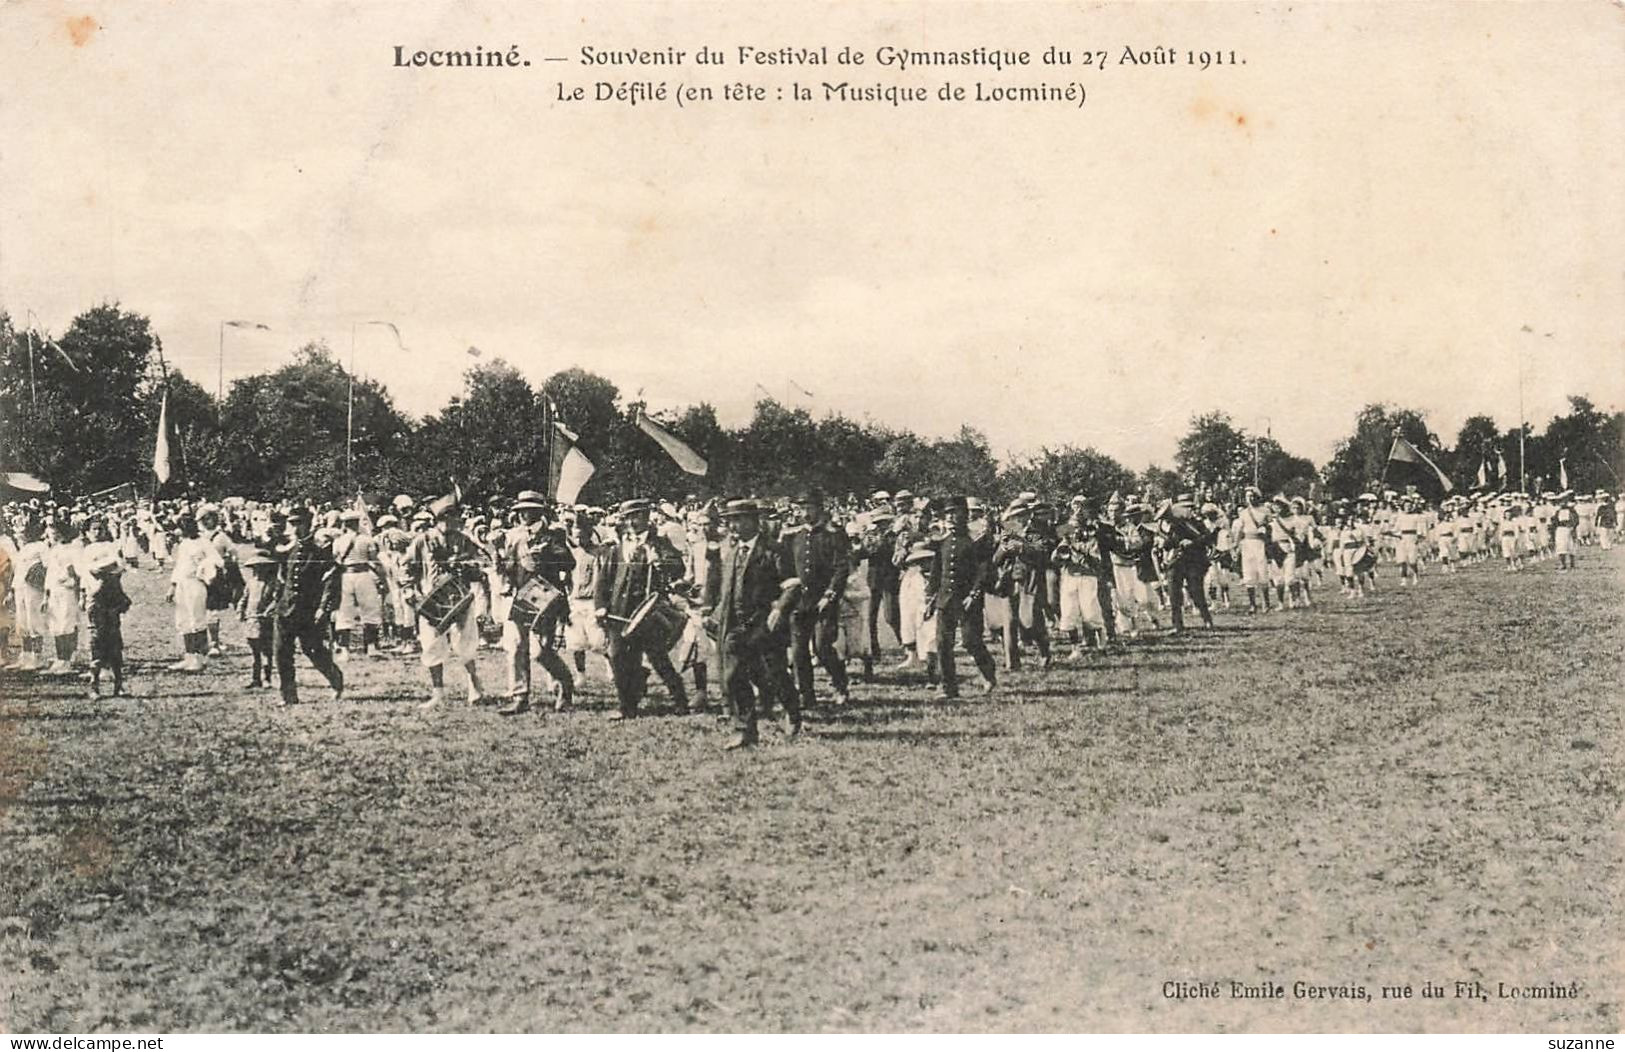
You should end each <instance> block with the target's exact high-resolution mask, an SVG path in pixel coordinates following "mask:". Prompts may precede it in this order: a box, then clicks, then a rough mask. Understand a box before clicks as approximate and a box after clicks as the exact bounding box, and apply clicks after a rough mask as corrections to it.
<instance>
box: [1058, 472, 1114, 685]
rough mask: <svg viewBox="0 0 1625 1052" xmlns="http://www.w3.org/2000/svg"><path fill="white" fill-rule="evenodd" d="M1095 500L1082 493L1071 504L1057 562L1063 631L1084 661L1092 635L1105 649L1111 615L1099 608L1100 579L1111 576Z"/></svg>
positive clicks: (1061, 535) (1073, 653)
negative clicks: (1101, 545)
mask: <svg viewBox="0 0 1625 1052" xmlns="http://www.w3.org/2000/svg"><path fill="white" fill-rule="evenodd" d="M1096 507H1097V502H1096V500H1095V499H1094V498H1093V497H1091V496H1089V495H1088V494H1084V493H1079V494H1076V495H1074V496H1073V498H1072V500H1071V509H1072V514H1071V517H1070V518H1068V519H1067V521H1066V522H1064V523H1062V524H1061V528H1060V543H1059V544H1058V545H1057V547H1056V550H1055V562H1056V563H1057V564H1058V565H1059V567H1060V593H1061V595H1060V614H1061V631H1063V632H1065V633H1066V634H1067V637H1068V638H1069V639H1071V640H1072V641H1073V643H1074V649H1073V652H1072V656H1073V658H1074V659H1075V660H1082V659H1083V656H1084V654H1085V652H1086V651H1087V649H1088V647H1089V637H1090V634H1091V633H1094V634H1096V635H1097V636H1098V637H1099V642H1100V646H1101V648H1102V649H1104V648H1105V645H1106V629H1107V623H1108V615H1107V613H1106V612H1105V611H1104V610H1103V609H1102V607H1101V604H1100V575H1101V574H1103V573H1108V572H1109V569H1108V567H1107V565H1106V558H1107V556H1106V555H1105V554H1104V553H1102V551H1101V550H1100V532H1099V529H1098V522H1097V519H1096V516H1095V512H1096Z"/></svg>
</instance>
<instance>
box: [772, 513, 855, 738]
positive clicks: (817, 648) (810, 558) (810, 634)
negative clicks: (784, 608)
mask: <svg viewBox="0 0 1625 1052" xmlns="http://www.w3.org/2000/svg"><path fill="white" fill-rule="evenodd" d="M794 510H795V514H796V518H797V519H798V520H799V521H798V522H797V523H796V529H795V532H794V533H791V534H789V536H787V537H785V538H783V540H782V544H781V547H782V552H783V556H784V562H785V571H786V573H787V575H788V576H790V577H793V578H795V579H796V581H797V586H796V590H795V593H794V597H793V598H794V602H793V604H792V605H791V607H790V653H791V656H792V658H793V661H794V666H795V673H796V690H797V691H798V692H799V694H800V701H801V707H802V708H803V709H809V708H812V706H813V696H814V692H813V654H814V653H815V652H816V653H817V655H818V663H819V664H820V665H823V666H824V671H825V672H826V673H828V674H829V679H830V684H831V685H832V686H833V687H834V688H835V704H837V705H846V704H848V703H850V702H851V700H852V694H851V691H850V689H849V687H848V684H847V679H846V662H845V661H844V660H842V658H841V655H840V654H839V653H838V652H837V651H836V649H835V641H836V639H837V638H838V637H839V635H840V632H841V596H842V594H843V593H844V592H845V591H846V575H847V573H848V572H850V570H851V563H850V546H849V545H848V543H847V539H846V532H845V531H844V530H841V529H839V528H837V527H834V526H832V525H830V523H829V519H828V518H827V516H826V515H825V513H824V498H823V495H822V494H820V493H819V492H818V491H817V490H806V491H804V492H803V493H801V494H800V495H799V496H798V497H797V498H796V500H795V509H794Z"/></svg>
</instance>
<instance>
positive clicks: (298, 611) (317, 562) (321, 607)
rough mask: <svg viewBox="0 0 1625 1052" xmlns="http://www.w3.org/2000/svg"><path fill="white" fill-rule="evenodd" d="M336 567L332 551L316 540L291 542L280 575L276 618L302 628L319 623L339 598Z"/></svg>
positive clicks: (308, 539) (283, 556) (284, 554)
mask: <svg viewBox="0 0 1625 1052" xmlns="http://www.w3.org/2000/svg"><path fill="white" fill-rule="evenodd" d="M336 566H337V564H336V563H334V562H333V554H332V552H330V551H329V550H328V549H326V548H324V547H322V546H321V545H319V544H317V543H316V538H314V537H306V538H304V539H303V540H295V541H292V542H291V543H289V544H288V545H287V547H285V548H284V549H282V566H281V569H280V570H279V571H278V573H277V601H276V616H278V617H280V618H282V619H283V620H285V621H290V622H293V623H295V624H302V625H312V624H315V623H316V622H317V621H319V620H320V619H321V618H322V616H323V615H324V614H325V613H326V612H327V611H328V610H330V609H332V607H333V605H334V602H335V600H336V599H337V591H338V574H337V573H336V572H334V571H335V568H336Z"/></svg>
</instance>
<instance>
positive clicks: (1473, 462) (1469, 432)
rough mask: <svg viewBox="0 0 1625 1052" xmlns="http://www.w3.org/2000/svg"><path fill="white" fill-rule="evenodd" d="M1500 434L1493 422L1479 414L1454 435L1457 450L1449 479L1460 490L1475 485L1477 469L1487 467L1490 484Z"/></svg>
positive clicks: (1469, 418) (1452, 455) (1468, 420)
mask: <svg viewBox="0 0 1625 1052" xmlns="http://www.w3.org/2000/svg"><path fill="white" fill-rule="evenodd" d="M1500 437H1501V434H1500V432H1499V431H1498V430H1497V429H1496V427H1495V421H1494V420H1492V419H1490V418H1489V417H1487V416H1485V415H1483V414H1482V413H1480V414H1478V415H1477V416H1470V417H1468V418H1467V420H1466V422H1465V423H1463V424H1462V425H1461V430H1460V431H1457V432H1456V447H1455V449H1454V450H1453V451H1452V452H1451V458H1450V459H1451V468H1450V478H1451V480H1452V481H1453V482H1455V484H1456V485H1457V487H1459V488H1460V489H1462V490H1469V489H1472V488H1473V487H1474V486H1476V485H1477V484H1478V469H1479V467H1480V466H1481V465H1483V464H1484V463H1485V462H1486V461H1488V463H1489V471H1488V472H1487V475H1488V477H1490V478H1491V479H1492V480H1493V478H1494V475H1495V470H1496V467H1495V465H1496V459H1495V455H1496V452H1497V450H1498V446H1499V442H1500Z"/></svg>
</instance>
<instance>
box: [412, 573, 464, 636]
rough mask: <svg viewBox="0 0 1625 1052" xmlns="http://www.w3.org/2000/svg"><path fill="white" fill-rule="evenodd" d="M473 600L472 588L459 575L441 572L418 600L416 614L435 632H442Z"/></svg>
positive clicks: (461, 614)
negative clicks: (425, 593) (426, 592)
mask: <svg viewBox="0 0 1625 1052" xmlns="http://www.w3.org/2000/svg"><path fill="white" fill-rule="evenodd" d="M473 602H474V589H473V588H472V587H470V585H469V583H468V582H467V581H465V580H463V579H462V578H461V577H456V576H453V575H452V574H442V575H441V576H439V577H437V578H435V580H434V583H433V585H431V586H430V588H429V592H428V594H427V595H425V596H424V597H423V598H422V599H420V600H419V601H418V616H419V617H421V618H423V620H425V621H427V622H429V624H430V625H431V626H432V627H433V628H434V630H435V631H436V632H444V631H445V630H446V629H447V627H449V626H450V625H451V624H452V622H454V621H456V620H457V619H458V618H459V617H461V616H463V613H464V611H466V610H467V609H468V607H469V605H470V604H471V603H473Z"/></svg>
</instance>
